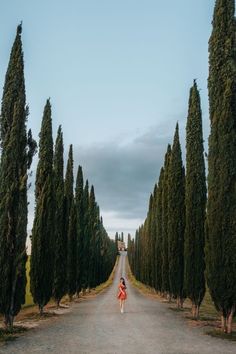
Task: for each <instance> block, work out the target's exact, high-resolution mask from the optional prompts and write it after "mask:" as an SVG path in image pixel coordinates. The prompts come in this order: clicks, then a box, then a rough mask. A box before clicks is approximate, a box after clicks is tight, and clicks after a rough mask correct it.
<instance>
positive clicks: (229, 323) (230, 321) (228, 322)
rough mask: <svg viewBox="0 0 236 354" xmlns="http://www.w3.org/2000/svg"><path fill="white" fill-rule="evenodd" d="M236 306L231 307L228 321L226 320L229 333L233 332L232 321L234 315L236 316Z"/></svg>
mask: <svg viewBox="0 0 236 354" xmlns="http://www.w3.org/2000/svg"><path fill="white" fill-rule="evenodd" d="M234 311H235V310H234V306H233V308H232V309H231V312H230V313H229V315H228V316H227V321H226V326H227V333H228V334H231V333H232V322H233V316H234Z"/></svg>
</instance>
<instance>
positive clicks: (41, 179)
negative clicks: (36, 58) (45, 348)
mask: <svg viewBox="0 0 236 354" xmlns="http://www.w3.org/2000/svg"><path fill="white" fill-rule="evenodd" d="M39 136H40V140H39V161H38V166H37V172H36V182H35V202H36V207H35V217H34V224H33V230H32V251H31V252H32V254H31V258H30V289H31V293H32V295H33V299H34V302H35V303H36V304H38V306H39V310H40V314H42V313H43V308H44V306H45V305H46V304H47V303H48V301H49V300H50V298H51V296H52V287H53V275H54V257H53V256H54V237H53V236H54V208H55V203H54V191H53V139H52V118H51V104H50V101H49V100H47V102H46V105H45V108H44V113H43V120H42V126H41V132H40V135H39Z"/></svg>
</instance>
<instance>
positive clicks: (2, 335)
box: [0, 326, 27, 343]
mask: <svg viewBox="0 0 236 354" xmlns="http://www.w3.org/2000/svg"><path fill="white" fill-rule="evenodd" d="M26 330H27V329H26V328H25V327H20V326H14V327H13V328H12V329H5V328H4V329H3V328H0V343H1V342H7V341H11V340H14V339H16V338H17V337H18V336H19V335H20V334H21V333H23V332H25V331H26Z"/></svg>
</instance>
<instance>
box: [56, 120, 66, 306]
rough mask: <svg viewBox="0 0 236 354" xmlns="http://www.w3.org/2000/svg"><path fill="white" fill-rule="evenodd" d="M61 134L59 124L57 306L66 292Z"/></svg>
mask: <svg viewBox="0 0 236 354" xmlns="http://www.w3.org/2000/svg"><path fill="white" fill-rule="evenodd" d="M63 153H64V147H63V135H62V130H61V126H59V128H58V132H57V139H56V144H55V153H54V164H53V172H54V181H53V182H54V193H55V229H54V237H55V243H54V253H55V260H54V261H55V263H54V283H53V297H54V298H55V300H56V302H57V306H58V307H59V304H60V301H61V299H62V297H63V296H64V295H65V294H66V291H67V287H66V271H67V262H66V258H67V238H66V233H65V227H64V226H65V219H64V159H63Z"/></svg>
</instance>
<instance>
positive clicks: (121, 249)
mask: <svg viewBox="0 0 236 354" xmlns="http://www.w3.org/2000/svg"><path fill="white" fill-rule="evenodd" d="M125 249H126V247H125V242H122V241H118V251H125Z"/></svg>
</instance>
